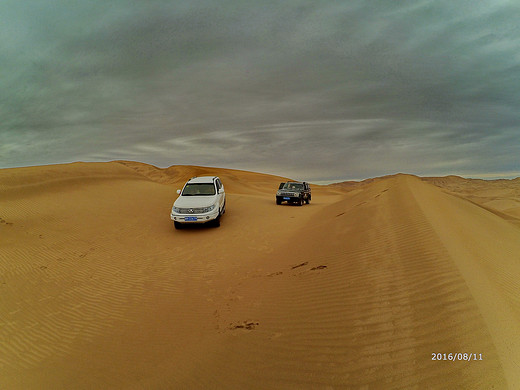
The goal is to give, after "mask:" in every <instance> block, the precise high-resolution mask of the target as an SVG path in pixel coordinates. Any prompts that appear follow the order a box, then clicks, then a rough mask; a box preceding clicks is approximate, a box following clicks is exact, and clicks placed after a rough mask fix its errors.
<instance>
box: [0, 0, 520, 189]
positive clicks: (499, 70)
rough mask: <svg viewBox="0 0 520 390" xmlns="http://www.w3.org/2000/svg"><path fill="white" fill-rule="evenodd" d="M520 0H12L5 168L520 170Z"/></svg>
mask: <svg viewBox="0 0 520 390" xmlns="http://www.w3.org/2000/svg"><path fill="white" fill-rule="evenodd" d="M519 21H520V2H519V1H518V0H511V1H504V0H494V1H491V0H487V1H479V0H471V1H470V0H467V1H466V0H446V1H444V0H411V1H406V0H402V1H391V0H380V1H375V0H343V1H332V0H323V1H320V0H309V1H303V0H302V1H298V0H284V1H266V0H263V1H252V0H251V1H247V0H220V1H216V0H206V1H200V0H184V1H183V0H177V1H171V0H157V1H153V0H150V1H135V0H134V1H130V0H110V1H106V0H102V1H101V0H99V1H98V0H91V1H84V0H82V1H77V0H76V1H70V0H62V1H58V0H55V1H45V0H38V1H36V0H25V1H19V0H2V1H1V2H0V168H7V167H18V166H27V165H42V164H54V163H65V162H72V161H111V160H118V159H125V160H135V161H142V162H146V163H150V164H154V165H156V166H159V167H167V166H170V165H175V164H193V165H206V166H217V167H228V168H238V169H245V170H252V171H257V172H265V173H273V174H278V175H283V176H289V177H292V178H295V179H307V180H311V181H312V180H314V181H319V180H336V179H345V180H346V179H364V178H368V177H375V176H382V175H386V174H392V173H396V172H405V173H412V174H418V175H423V176H431V175H448V174H458V175H463V176H470V177H471V176H472V177H499V176H504V177H516V176H520V27H519V26H520V23H519Z"/></svg>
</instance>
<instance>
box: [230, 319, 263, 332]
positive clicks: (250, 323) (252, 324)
mask: <svg viewBox="0 0 520 390" xmlns="http://www.w3.org/2000/svg"><path fill="white" fill-rule="evenodd" d="M258 325H259V323H258V322H254V321H243V322H240V323H235V324H233V323H230V324H229V329H231V330H235V329H247V330H253V329H255V328H256V327H257V326H258Z"/></svg>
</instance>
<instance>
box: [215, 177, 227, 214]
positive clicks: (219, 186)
mask: <svg viewBox="0 0 520 390" xmlns="http://www.w3.org/2000/svg"><path fill="white" fill-rule="evenodd" d="M215 184H216V187H217V194H218V204H219V209H220V210H223V209H224V203H225V201H226V193H225V191H224V185H223V184H222V183H221V182H220V179H217V180H215Z"/></svg>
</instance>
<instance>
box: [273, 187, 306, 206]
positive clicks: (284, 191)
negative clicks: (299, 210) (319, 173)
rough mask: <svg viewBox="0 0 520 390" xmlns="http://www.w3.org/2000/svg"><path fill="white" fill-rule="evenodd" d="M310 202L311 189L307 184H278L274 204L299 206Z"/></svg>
mask: <svg viewBox="0 0 520 390" xmlns="http://www.w3.org/2000/svg"><path fill="white" fill-rule="evenodd" d="M310 201H311V187H310V186H309V183H307V182H304V181H303V182H300V181H288V182H287V183H280V185H279V186H278V192H276V204H282V202H287V203H296V204H297V205H298V206H301V205H302V204H303V202H305V203H307V204H309V203H310Z"/></svg>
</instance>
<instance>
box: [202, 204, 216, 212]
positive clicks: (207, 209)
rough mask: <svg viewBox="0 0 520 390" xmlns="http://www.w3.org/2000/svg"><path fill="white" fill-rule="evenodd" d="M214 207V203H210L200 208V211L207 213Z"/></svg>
mask: <svg viewBox="0 0 520 390" xmlns="http://www.w3.org/2000/svg"><path fill="white" fill-rule="evenodd" d="M214 208H215V205H214V204H212V205H211V206H209V207H204V208H203V209H202V212H203V213H209V212H210V211H211V210H213V209H214Z"/></svg>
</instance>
